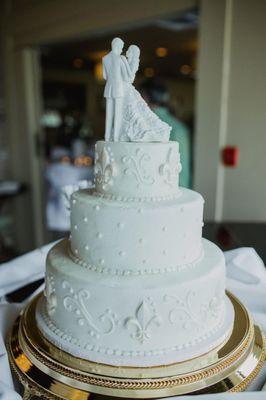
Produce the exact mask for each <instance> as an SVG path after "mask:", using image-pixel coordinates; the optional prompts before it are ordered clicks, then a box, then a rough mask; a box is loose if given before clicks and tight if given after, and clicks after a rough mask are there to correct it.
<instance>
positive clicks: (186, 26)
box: [41, 9, 198, 78]
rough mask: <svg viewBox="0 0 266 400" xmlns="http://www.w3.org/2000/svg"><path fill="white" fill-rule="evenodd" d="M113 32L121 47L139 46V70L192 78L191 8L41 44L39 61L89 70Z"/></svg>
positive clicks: (194, 37) (194, 36) (194, 15)
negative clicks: (158, 52) (160, 53)
mask: <svg viewBox="0 0 266 400" xmlns="http://www.w3.org/2000/svg"><path fill="white" fill-rule="evenodd" d="M115 36H119V37H121V38H122V39H123V40H124V42H125V47H124V49H126V48H127V47H128V46H129V45H130V44H136V45H138V46H139V47H140V48H141V50H142V53H141V62H140V72H142V73H143V74H144V75H145V71H146V72H147V68H148V69H151V68H152V70H153V71H154V73H155V75H156V76H159V77H166V76H167V77H176V76H180V75H181V76H182V75H183V76H184V75H185V77H189V78H194V76H195V68H196V55H197V50H198V10H195V9H194V10H188V11H187V12H186V13H182V15H178V16H174V17H172V18H171V19H166V20H156V21H151V22H149V23H148V24H146V25H145V26H130V27H127V28H126V29H124V30H123V31H121V30H120V31H119V32H117V31H113V32H103V33H101V34H99V35H98V36H93V37H90V38H87V39H82V40H79V41H73V42H68V43H58V44H54V45H47V46H42V47H41V53H42V65H43V67H44V68H60V69H70V70H71V69H73V70H74V69H80V70H87V69H91V70H92V69H93V68H94V67H95V64H96V63H97V62H99V61H100V60H101V57H102V56H103V55H104V54H105V52H107V51H109V49H110V43H111V40H112V39H113V37H115ZM158 47H159V48H160V47H162V48H166V52H167V54H166V55H165V56H164V57H159V56H158V55H156V49H157V48H158ZM77 59H78V61H75V60H77ZM184 65H188V66H190V67H192V69H191V71H190V72H189V73H187V72H186V71H185V70H184V72H186V73H185V74H184V73H182V72H181V71H182V66H184ZM183 69H184V68H183Z"/></svg>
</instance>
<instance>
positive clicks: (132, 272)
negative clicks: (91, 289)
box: [68, 246, 204, 276]
mask: <svg viewBox="0 0 266 400" xmlns="http://www.w3.org/2000/svg"><path fill="white" fill-rule="evenodd" d="M68 255H69V257H70V258H71V260H72V261H73V262H74V263H75V264H78V265H80V266H81V267H83V268H86V269H88V270H90V271H94V272H97V273H100V274H106V275H120V276H138V275H158V274H161V275H162V274H165V273H170V272H180V271H183V270H184V269H187V268H193V267H195V266H196V264H198V263H199V262H200V261H201V260H202V258H203V257H204V250H203V247H202V249H201V253H200V255H199V257H197V259H196V260H195V261H193V262H191V263H187V264H181V265H177V266H175V267H164V268H157V269H153V268H145V269H113V268H107V267H99V266H96V265H91V264H89V263H87V262H86V261H84V260H82V259H80V258H79V257H77V256H76V255H74V254H73V252H72V250H71V247H70V246H68Z"/></svg>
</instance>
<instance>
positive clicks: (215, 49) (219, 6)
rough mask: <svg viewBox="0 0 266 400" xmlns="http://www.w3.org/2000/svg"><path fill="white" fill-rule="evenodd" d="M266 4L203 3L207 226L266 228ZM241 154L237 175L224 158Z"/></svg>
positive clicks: (199, 168) (201, 129) (200, 131)
mask: <svg viewBox="0 0 266 400" xmlns="http://www.w3.org/2000/svg"><path fill="white" fill-rule="evenodd" d="M265 16H266V1H263V0H220V1H212V0H202V2H201V27H200V54H199V63H198V64H199V73H198V78H199V84H198V88H197V117H198V118H197V135H196V139H197V141H196V153H195V155H196V163H195V167H196V168H195V188H196V190H198V191H199V192H201V193H202V194H203V196H204V197H205V199H206V205H205V218H206V219H208V220H216V221H225V220H230V221H240V220H241V221H266V157H265V153H266V52H265V40H266V21H265ZM225 145H236V146H238V147H239V151H240V156H239V165H238V167H237V168H235V169H234V168H225V167H224V166H223V165H222V162H221V153H220V152H221V150H222V148H223V147H224V146H225Z"/></svg>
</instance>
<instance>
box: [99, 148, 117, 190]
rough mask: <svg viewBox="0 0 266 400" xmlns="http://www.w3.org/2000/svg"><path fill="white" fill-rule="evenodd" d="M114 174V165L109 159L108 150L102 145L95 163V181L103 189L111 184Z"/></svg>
mask: <svg viewBox="0 0 266 400" xmlns="http://www.w3.org/2000/svg"><path fill="white" fill-rule="evenodd" d="M116 174H117V168H116V165H115V163H114V162H113V161H112V160H111V157H110V155H109V153H108V151H107V150H106V148H105V147H104V148H103V149H102V151H101V153H100V156H99V157H98V158H97V160H96V163H95V178H96V183H97V184H98V185H101V187H102V189H103V190H105V189H107V187H108V186H112V184H113V178H114V176H116Z"/></svg>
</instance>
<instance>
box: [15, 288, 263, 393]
mask: <svg viewBox="0 0 266 400" xmlns="http://www.w3.org/2000/svg"><path fill="white" fill-rule="evenodd" d="M229 298H230V300H231V301H232V303H233V305H234V307H236V305H237V307H236V308H235V309H236V310H238V311H236V318H235V319H236V321H238V322H239V323H240V318H239V310H240V309H242V310H245V312H244V313H245V314H246V316H247V320H246V325H247V326H246V328H247V329H246V330H247V332H246V338H245V340H244V341H243V340H241V341H240V343H239V340H237V337H234V338H233V341H234V342H235V344H234V349H233V350H234V351H233V352H231V353H230V352H229V354H227V356H224V357H222V358H220V359H219V360H218V362H216V363H212V364H211V365H209V366H206V367H204V368H201V369H199V370H197V371H193V372H191V373H186V374H182V375H180V374H179V375H176V376H174V375H168V376H165V372H166V370H165V366H163V367H162V370H163V377H156V378H152V377H151V376H149V377H148V378H147V377H146V378H145V370H149V371H150V370H152V369H151V368H150V367H148V368H147V367H146V368H142V370H143V371H144V372H143V373H144V375H142V376H144V377H141V378H136V379H135V378H134V379H132V378H124V377H123V378H120V377H117V376H115V377H110V376H107V375H100V374H93V373H88V372H84V371H81V370H79V369H76V370H73V368H72V369H71V368H69V367H68V366H65V365H63V364H62V363H60V362H58V361H55V360H54V361H53V363H52V364H51V363H49V360H48V359H47V357H46V355H45V356H44V357H40V355H41V352H42V349H41V348H38V352H37V353H35V352H36V349H35V348H31V347H30V346H29V343H25V337H24V335H25V332H23V328H22V321H23V318H25V316H29V315H30V314H27V313H25V312H24V313H23V314H22V317H20V319H19V320H18V321H17V322H16V324H15V325H14V327H13V330H12V332H11V334H10V337H9V340H8V352H9V356H10V361H11V365H12V366H13V368H14V370H15V371H16V373H17V374H18V376H19V378H20V380H21V382H22V383H23V385H24V386H26V387H30V388H31V391H32V392H35V394H36V393H37V391H39V392H40V393H42V396H44V394H43V391H44V392H45V393H46V398H52V399H57V398H63V399H73V398H79V399H87V398H88V397H89V396H91V393H98V394H101V395H107V396H108V395H109V396H110V395H112V396H117V397H130V398H155V397H168V396H173V395H178V394H188V393H192V392H194V393H195V392H196V393H198V392H202V391H204V392H207V393H216V392H223V391H227V390H230V391H240V390H244V389H245V388H246V386H247V385H248V383H249V382H250V381H251V380H252V379H253V378H254V377H255V375H256V374H257V373H258V372H259V370H260V369H261V367H262V365H263V362H264V359H265V338H264V334H263V332H262V331H261V329H260V328H259V327H258V326H255V329H254V325H253V322H252V319H251V318H250V316H249V314H248V312H247V311H246V309H245V307H244V306H243V305H242V304H241V303H240V302H239V301H238V300H237V299H236V298H235V297H234V296H232V295H231V294H229ZM34 301H35V303H34ZM31 304H32V306H33V307H34V304H35V306H36V299H35V300H33V302H32V303H31ZM240 316H241V315H240ZM248 321H249V322H248ZM24 322H25V320H24ZM28 322H29V323H30V321H28ZM33 322H34V321H31V323H33ZM248 324H249V327H248ZM31 326H32V325H31ZM32 330H33V329H32ZM230 339H231V340H232V335H231V337H230ZM230 339H229V341H230ZM238 339H239V338H238ZM241 339H243V338H241ZM229 341H227V343H226V344H225V345H224V346H223V348H225V349H226V346H227V347H228V342H229ZM21 344H22V346H21ZM27 346H28V347H27ZM25 348H26V352H25V351H24V349H25ZM219 351H221V349H220V350H218V353H219ZM181 364H182V363H181ZM114 368H116V367H112V369H114ZM121 369H123V368H121V367H117V370H118V373H119V371H120V372H121ZM158 369H159V367H158ZM172 372H173V371H171V374H172ZM149 375H150V372H149ZM74 394H75V396H76V397H73V395H74ZM49 396H52V397H49ZM78 396H79V397H78Z"/></svg>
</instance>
